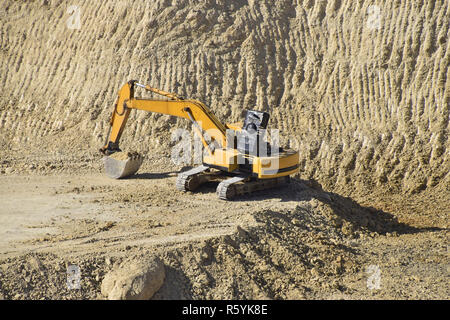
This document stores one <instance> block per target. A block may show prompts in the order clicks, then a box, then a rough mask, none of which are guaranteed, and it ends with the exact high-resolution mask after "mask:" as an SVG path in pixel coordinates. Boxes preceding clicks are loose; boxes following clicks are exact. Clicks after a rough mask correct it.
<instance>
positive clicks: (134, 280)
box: [101, 257, 165, 300]
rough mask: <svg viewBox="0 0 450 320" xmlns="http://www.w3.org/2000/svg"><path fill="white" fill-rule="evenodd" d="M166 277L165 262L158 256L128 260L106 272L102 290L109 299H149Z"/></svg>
mask: <svg viewBox="0 0 450 320" xmlns="http://www.w3.org/2000/svg"><path fill="white" fill-rule="evenodd" d="M164 278H165V269H164V264H163V263H162V262H161V260H160V259H158V258H154V257H152V258H145V259H132V260H127V261H125V262H124V263H122V264H121V265H120V266H118V267H116V268H114V269H113V270H112V271H110V272H109V273H108V274H106V276H105V278H104V279H103V281H102V285H101V292H102V294H103V295H104V296H105V297H107V298H108V299H109V300H148V299H150V298H151V297H152V296H153V295H154V294H155V293H156V291H158V290H159V288H160V287H161V286H162V284H163V283H164Z"/></svg>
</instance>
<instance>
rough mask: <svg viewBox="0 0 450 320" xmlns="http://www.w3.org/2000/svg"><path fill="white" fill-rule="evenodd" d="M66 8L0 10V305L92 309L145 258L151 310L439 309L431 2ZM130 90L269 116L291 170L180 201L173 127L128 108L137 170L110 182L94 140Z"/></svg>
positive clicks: (447, 87)
mask: <svg viewBox="0 0 450 320" xmlns="http://www.w3.org/2000/svg"><path fill="white" fill-rule="evenodd" d="M71 5H73V3H72V2H71V1H56V0H41V1H37V0H36V1H13V0H4V1H2V2H1V4H0V89H1V92H2V95H1V96H0V146H1V147H0V299H103V298H104V297H103V296H102V295H101V293H100V284H101V282H102V280H103V278H104V276H105V274H106V273H107V272H108V271H110V270H112V269H113V268H114V267H115V266H117V265H118V264H120V263H121V261H123V260H124V259H126V258H129V257H136V259H139V257H144V256H150V255H154V256H157V257H159V258H160V259H161V260H162V261H163V263H164V265H165V270H166V279H165V281H164V284H163V286H162V287H161V288H160V290H159V291H158V292H157V293H156V294H155V295H154V297H153V299H448V298H449V285H448V284H449V274H450V264H449V262H450V261H449V252H448V243H449V233H448V221H449V216H450V209H449V207H450V206H449V203H450V192H449V190H450V175H449V172H450V157H449V151H448V150H449V147H450V142H449V139H448V130H449V99H450V82H449V81H448V74H449V70H450V69H449V65H450V42H449V41H448V39H450V31H449V30H450V27H449V19H448V17H449V14H450V13H449V12H450V11H449V10H450V9H449V6H448V1H446V0H438V1H383V2H380V3H378V4H377V2H373V1H353V0H339V1H338V0H336V1H315V0H308V1H306V0H305V1H301V0H298V1H288V0H286V1H285V0H283V1H265V0H261V1H250V0H249V1H246V0H238V1H220V0H216V1H212V0H211V1H209V0H208V1H198V2H195V1H188V0H177V1H166V0H157V1H156V0H145V1H131V0H120V1H112V0H105V1H78V4H77V5H76V7H75V8H73V7H72V8H71V9H70V10H69V7H70V6H71ZM78 17H79V20H78ZM378 18H380V19H378ZM131 79H138V80H139V81H140V82H142V83H146V84H150V85H151V86H153V87H156V88H159V89H161V90H165V91H168V92H176V93H178V94H179V95H180V96H183V97H186V98H190V99H197V100H199V101H202V102H203V103H205V105H207V106H209V107H210V108H211V110H212V112H213V113H214V114H215V115H216V116H217V117H218V118H219V119H220V120H221V121H223V122H236V121H241V120H242V117H243V115H244V111H245V109H255V110H260V111H266V112H269V113H270V117H271V118H270V122H269V126H270V127H271V128H275V129H279V130H280V135H281V137H280V142H281V144H283V145H284V146H289V147H291V148H294V149H296V150H299V155H300V171H299V173H298V174H297V175H295V176H294V177H292V182H291V184H290V185H288V186H287V187H285V188H279V189H276V190H271V191H263V192H259V193H257V194H254V195H251V196H244V197H240V198H238V199H236V200H234V201H228V202H227V201H221V200H219V199H218V198H217V196H216V194H215V186H214V184H208V185H205V186H203V187H202V188H201V189H200V190H199V191H198V192H196V193H182V192H179V191H177V190H176V188H175V180H176V174H177V172H179V171H180V170H187V169H188V168H189V167H192V166H193V164H192V163H185V164H175V163H173V162H172V161H171V150H172V147H173V146H174V145H175V143H176V141H173V140H172V139H171V135H172V133H173V132H174V130H175V129H177V128H184V129H187V130H190V131H191V129H192V128H191V126H190V123H189V122H187V121H185V120H184V119H176V118H171V117H169V116H166V115H159V114H151V113H146V112H133V113H131V115H130V118H129V121H128V124H127V126H126V128H125V130H124V134H123V137H122V139H121V141H120V146H121V148H122V149H123V150H124V151H130V152H132V151H136V152H139V153H141V154H142V155H144V156H145V160H144V163H143V166H142V167H141V169H140V170H139V171H138V173H137V174H136V175H135V176H133V177H131V178H129V179H124V180H112V179H109V178H108V177H106V176H105V175H104V172H103V168H102V161H101V157H102V156H101V155H100V154H99V152H98V149H99V148H100V147H102V146H103V143H104V141H105V139H106V138H107V132H108V128H109V117H110V114H111V110H112V107H113V104H114V101H116V98H117V92H118V90H119V88H120V86H121V85H123V84H124V83H126V82H127V81H129V80H131ZM139 90H140V91H138V90H137V91H136V95H137V96H142V97H147V98H149V97H151V95H149V94H148V93H145V92H142V91H143V90H141V89H139ZM69 265H77V266H78V267H79V268H80V271H81V288H80V289H76V290H71V289H69V288H68V286H67V283H66V280H67V268H68V266H69Z"/></svg>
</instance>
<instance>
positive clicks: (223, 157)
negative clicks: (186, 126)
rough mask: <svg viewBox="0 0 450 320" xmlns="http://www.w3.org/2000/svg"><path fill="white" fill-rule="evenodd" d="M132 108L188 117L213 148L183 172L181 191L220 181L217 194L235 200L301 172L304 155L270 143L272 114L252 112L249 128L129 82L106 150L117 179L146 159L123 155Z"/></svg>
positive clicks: (107, 168)
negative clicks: (140, 91)
mask: <svg viewBox="0 0 450 320" xmlns="http://www.w3.org/2000/svg"><path fill="white" fill-rule="evenodd" d="M135 87H141V88H144V89H145V90H147V91H150V92H153V93H156V94H159V95H162V96H165V97H166V98H168V99H167V100H154V99H141V98H135V97H134V90H135ZM132 109H137V110H145V111H149V112H157V113H162V114H169V115H172V116H177V117H183V118H185V119H187V120H189V121H191V122H192V126H193V128H194V129H195V130H196V131H197V133H198V134H199V136H200V138H201V140H202V143H203V145H204V147H205V149H206V150H207V154H206V155H204V156H203V164H202V165H200V166H198V167H195V168H193V169H191V170H188V171H185V172H181V173H179V174H178V177H177V180H176V188H177V189H178V190H180V191H195V190H197V189H198V188H199V187H200V186H201V185H202V184H205V183H207V182H212V181H214V182H218V186H217V195H218V197H219V198H220V199H224V200H230V199H232V198H234V197H237V196H241V195H244V194H250V193H252V192H255V191H260V190H265V189H272V188H277V187H280V186H283V185H286V184H287V183H289V181H290V178H289V177H290V175H291V174H294V173H296V172H298V152H297V151H294V150H289V149H283V148H279V147H278V146H274V145H270V144H269V143H267V142H266V141H265V134H264V133H265V130H266V127H267V124H268V121H269V114H268V113H266V112H260V111H252V110H247V114H246V117H245V121H244V123H243V124H241V123H237V124H222V123H221V122H220V121H219V119H217V118H216V117H215V116H214V115H213V114H212V112H211V111H210V110H209V109H208V108H207V107H206V106H205V105H204V104H202V103H201V102H199V101H196V100H185V99H183V98H182V97H180V96H178V95H177V94H174V93H168V92H164V91H162V90H159V89H155V88H152V87H150V86H148V85H147V86H146V85H142V84H139V83H137V82H136V81H134V80H133V81H129V82H128V83H127V84H125V85H124V86H123V87H122V88H121V89H120V91H119V96H118V99H117V101H116V104H115V106H114V110H113V112H112V115H111V121H110V124H111V128H110V132H109V134H108V136H107V140H106V142H105V145H104V146H103V147H102V148H101V149H100V151H101V152H102V153H103V154H104V155H105V157H104V158H103V161H104V166H105V172H106V174H107V175H108V176H109V177H111V178H114V179H120V178H126V177H128V176H131V175H133V174H135V173H136V172H137V171H138V170H139V167H140V166H141V164H142V161H143V157H142V156H141V155H139V154H137V153H128V152H122V150H121V149H120V148H119V140H120V137H121V135H122V133H123V130H124V127H125V124H126V122H127V120H128V116H129V113H130V111H131V110H132Z"/></svg>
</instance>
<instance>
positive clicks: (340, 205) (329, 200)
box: [233, 178, 444, 235]
mask: <svg viewBox="0 0 450 320" xmlns="http://www.w3.org/2000/svg"><path fill="white" fill-rule="evenodd" d="M267 198H278V199H280V200H281V201H296V202H297V201H298V202H300V201H310V200H313V199H316V200H317V201H318V202H319V203H320V204H321V205H323V207H329V208H331V210H332V212H333V216H334V217H333V218H334V219H333V220H334V221H335V222H336V223H337V224H338V225H339V224H341V225H342V224H344V223H346V224H347V225H349V226H350V228H351V229H353V230H358V229H366V230H369V231H370V232H376V233H378V234H382V235H386V234H387V233H396V234H413V233H420V232H430V231H441V230H444V229H442V228H438V227H422V228H418V227H414V226H410V225H408V224H405V223H402V222H399V221H398V219H397V217H396V216H395V215H394V214H392V213H389V212H385V211H383V210H380V209H376V208H374V207H371V206H362V205H360V204H359V203H358V202H356V201H355V200H353V199H352V198H350V197H344V196H342V195H339V194H337V193H334V192H327V191H324V190H323V189H322V187H321V185H320V184H319V183H318V182H317V181H315V180H309V181H306V180H301V179H295V178H291V183H290V184H288V185H287V186H285V187H283V188H279V189H274V190H264V191H259V192H256V193H254V194H251V195H245V196H240V197H237V198H235V199H233V201H261V200H264V199H267Z"/></svg>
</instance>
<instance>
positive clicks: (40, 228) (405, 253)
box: [0, 170, 450, 299]
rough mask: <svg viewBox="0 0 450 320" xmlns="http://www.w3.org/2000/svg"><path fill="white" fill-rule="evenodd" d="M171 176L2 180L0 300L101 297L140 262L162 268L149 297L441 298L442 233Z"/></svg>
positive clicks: (333, 200)
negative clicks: (226, 197)
mask: <svg viewBox="0 0 450 320" xmlns="http://www.w3.org/2000/svg"><path fill="white" fill-rule="evenodd" d="M175 179H176V173H175V172H174V170H169V171H164V170H160V171H159V172H145V173H140V174H137V175H136V176H135V177H133V178H131V179H126V180H112V179H109V178H107V177H105V176H104V175H103V174H102V173H98V172H95V171H94V172H82V173H80V174H77V175H73V174H68V173H62V174H57V175H55V174H38V173H34V174H22V175H15V174H11V175H8V174H6V175H2V176H1V178H0V182H1V183H0V186H1V187H0V188H1V189H0V200H1V202H2V204H3V206H2V208H1V209H0V220H1V224H0V234H2V238H1V242H0V267H1V269H0V275H1V276H2V277H1V278H0V292H1V294H2V296H3V297H4V298H7V299H54V298H60V299H75V298H91V299H102V298H104V297H102V296H101V294H100V283H101V280H102V279H103V276H104V275H105V273H106V272H107V271H108V270H110V269H111V268H112V267H113V266H114V265H115V264H114V263H116V264H117V263H119V262H120V261H122V260H123V259H125V258H127V257H130V256H139V255H142V254H144V255H146V254H147V255H148V254H150V255H157V256H158V257H161V258H162V259H163V261H164V263H165V265H166V270H167V279H166V281H165V283H164V285H163V287H162V288H161V289H160V291H158V293H157V294H156V295H155V297H154V298H156V299H175V298H183V299H185V298H193V299H205V298H209V299H211V298H214V299H223V298H238V299H242V298H244V299H246V298H247V299H268V298H275V299H379V298H388V299H411V298H421V299H440V298H446V297H448V294H449V291H448V290H449V287H448V276H449V271H450V270H449V256H448V231H447V229H445V228H439V227H430V226H428V227H416V226H413V225H408V224H405V223H402V222H399V221H398V219H397V218H396V217H395V216H394V215H391V214H388V213H386V212H383V211H378V210H376V209H374V208H367V207H363V206H360V205H359V204H357V203H356V202H355V201H353V200H351V199H350V198H345V197H342V196H339V195H338V194H336V193H330V192H325V191H323V190H320V188H319V187H318V186H317V185H315V184H314V183H311V182H307V181H303V180H294V181H293V182H292V183H291V185H290V186H289V187H286V188H283V189H280V190H274V191H272V192H267V191H264V192H260V193H258V194H256V195H253V196H247V197H243V198H239V199H238V200H236V201H232V202H227V201H221V200H218V199H217V196H216V194H215V192H214V191H215V187H214V185H207V186H204V187H203V188H202V189H201V190H200V191H199V192H197V193H186V194H185V193H182V192H179V191H177V190H176V189H175V188H174V185H175ZM36 261H38V262H36ZM70 264H76V265H79V266H82V267H81V270H82V275H83V278H82V279H83V280H82V281H83V282H82V284H83V285H82V289H81V290H68V289H67V286H66V269H67V267H68V265H70ZM36 266H37V267H36ZM371 266H372V267H371ZM368 268H369V269H368ZM370 268H375V269H370ZM377 270H378V271H379V272H380V275H381V276H380V277H381V278H380V279H381V280H380V282H379V283H378V287H377V283H376V282H373V281H374V280H373V276H374V275H376V273H377V272H378V271H377ZM371 277H372V278H371ZM46 279H52V281H47V280H46ZM44 282H45V283H46V284H45V285H44V284H43V283H44ZM371 284H372V287H370V285H371ZM374 285H375V287H373V286H374ZM371 288H372V289H371Z"/></svg>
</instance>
